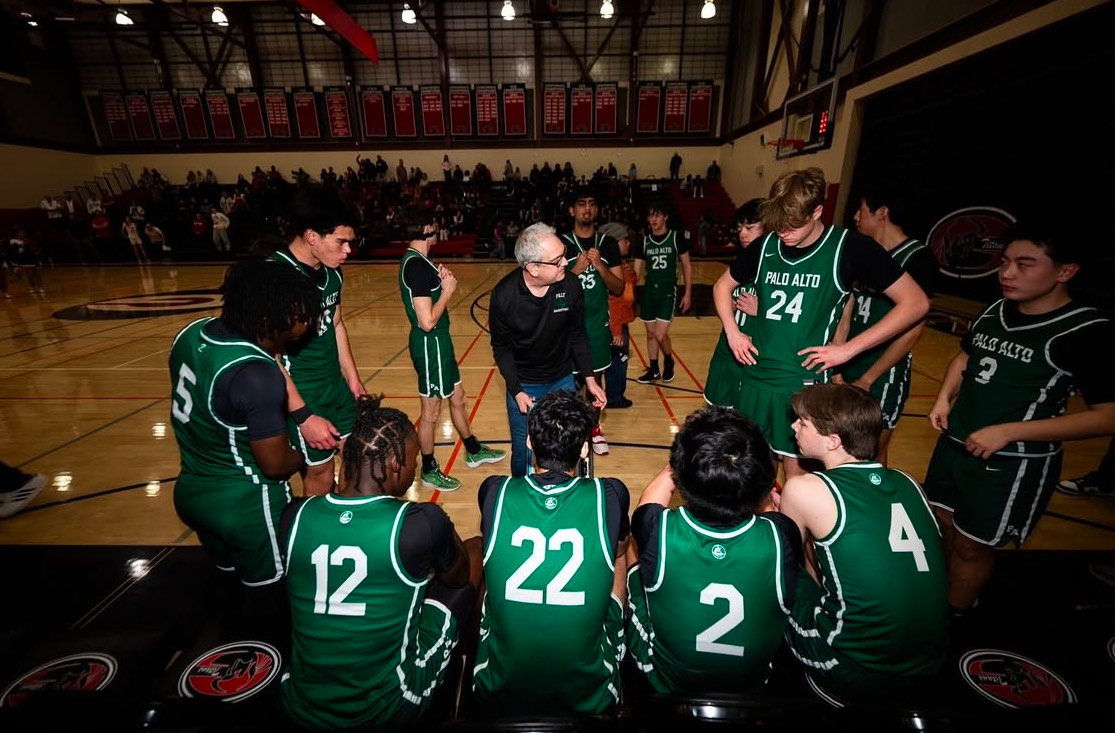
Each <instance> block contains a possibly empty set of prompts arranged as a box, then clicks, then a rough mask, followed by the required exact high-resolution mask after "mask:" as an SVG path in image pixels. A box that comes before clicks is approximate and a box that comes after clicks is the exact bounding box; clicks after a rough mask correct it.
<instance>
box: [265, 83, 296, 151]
mask: <svg viewBox="0 0 1115 733" xmlns="http://www.w3.org/2000/svg"><path fill="white" fill-rule="evenodd" d="M263 108H264V110H265V111H266V112H267V129H268V130H270V131H271V137H273V138H279V139H285V138H289V137H290V108H289V107H288V106H287V100H286V92H285V91H284V90H282V89H264V90H263Z"/></svg>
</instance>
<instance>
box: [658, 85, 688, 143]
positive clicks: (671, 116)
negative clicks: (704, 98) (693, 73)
mask: <svg viewBox="0 0 1115 733" xmlns="http://www.w3.org/2000/svg"><path fill="white" fill-rule="evenodd" d="M688 109H689V85H688V84H687V83H685V82H684V81H680V82H678V81H671V82H666V112H665V114H663V115H662V132H664V133H673V134H680V133H683V132H685V113H686V111H687V110H688Z"/></svg>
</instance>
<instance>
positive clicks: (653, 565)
mask: <svg viewBox="0 0 1115 733" xmlns="http://www.w3.org/2000/svg"><path fill="white" fill-rule="evenodd" d="M665 511H666V507H664V506H662V505H661V504H643V505H642V506H640V507H638V508H636V509H635V515H634V516H633V517H631V536H632V537H634V538H635V547H636V548H638V550H639V574H640V575H641V576H642V578H643V584H644V585H646V586H647V587H649V586H651V585H653V584H654V577H655V576H656V575H658V545H659V540H658V533H659V532H660V531H661V529H662V515H663V513H664V512H665Z"/></svg>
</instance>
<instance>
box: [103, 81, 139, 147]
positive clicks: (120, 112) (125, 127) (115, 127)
mask: <svg viewBox="0 0 1115 733" xmlns="http://www.w3.org/2000/svg"><path fill="white" fill-rule="evenodd" d="M101 108H102V109H104V111H105V122H107V123H108V132H109V135H110V136H111V137H112V139H113V140H114V141H115V142H124V141H127V140H131V139H132V126H131V124H129V123H128V106H127V105H126V104H124V96H123V95H122V94H119V93H117V92H101Z"/></svg>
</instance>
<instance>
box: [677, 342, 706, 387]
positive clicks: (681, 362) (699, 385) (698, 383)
mask: <svg viewBox="0 0 1115 733" xmlns="http://www.w3.org/2000/svg"><path fill="white" fill-rule="evenodd" d="M674 360H675V361H676V362H677V363H678V364H681V368H682V369H684V370H685V373H686V374H688V375H689V378H690V379H692V380H693V384H695V385H697V389H699V390H701V393H702V394H704V391H705V388H704V386H702V385H701V381H700V380H699V379H697V377H695V376H693V372H691V371H689V367H687V366H686V365H685V362H684V361H682V358H681V355H680V354H678V350H677V349H674Z"/></svg>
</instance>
